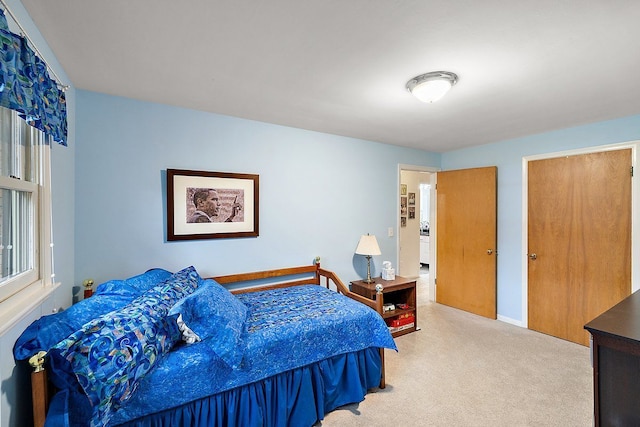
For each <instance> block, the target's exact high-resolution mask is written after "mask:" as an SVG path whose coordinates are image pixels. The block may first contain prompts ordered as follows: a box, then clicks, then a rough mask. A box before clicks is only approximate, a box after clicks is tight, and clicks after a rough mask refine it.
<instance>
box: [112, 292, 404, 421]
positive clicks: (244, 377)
mask: <svg viewBox="0 0 640 427" xmlns="http://www.w3.org/2000/svg"><path fill="white" fill-rule="evenodd" d="M238 298H239V299H240V301H242V303H244V304H245V305H246V306H247V308H248V311H249V316H248V318H247V321H246V324H245V331H244V337H243V338H244V339H243V340H244V343H245V345H246V348H245V349H244V352H243V357H242V362H241V364H240V366H239V367H238V368H236V369H232V368H231V367H229V365H228V364H227V363H225V362H224V361H223V360H222V359H220V358H219V357H218V356H217V355H216V353H215V352H214V351H213V347H214V344H215V343H214V342H212V341H211V340H206V339H205V340H203V341H202V342H199V343H196V344H192V345H182V346H180V347H178V348H175V349H174V350H173V351H171V352H170V353H169V354H168V355H167V356H166V357H165V359H164V360H163V361H162V363H160V364H158V366H157V367H156V369H155V370H154V371H153V373H152V374H150V375H147V376H146V377H145V378H144V379H143V380H142V381H141V382H140V385H139V388H138V390H137V391H136V393H135V395H134V396H133V397H132V398H131V399H130V400H129V401H128V402H127V403H126V404H125V405H123V406H122V407H121V408H120V409H119V411H118V412H117V413H116V414H115V416H114V417H113V419H112V420H111V423H110V424H112V425H116V424H120V423H123V422H126V421H128V420H132V419H136V418H139V417H142V416H145V415H147V414H151V413H156V412H159V411H163V410H165V409H169V408H173V407H177V406H179V405H182V404H184V403H187V402H190V401H192V400H194V399H199V398H203V397H205V396H209V395H212V394H215V393H219V392H222V391H225V390H229V389H232V388H234V387H238V386H241V385H245V384H250V383H253V382H256V381H259V380H262V379H265V378H269V377H271V376H273V375H276V374H278V373H280V372H283V371H287V370H290V369H295V368H299V367H302V366H306V365H309V364H312V363H315V362H318V361H320V360H323V359H326V358H329V357H331V356H335V355H339V354H345V353H348V352H355V351H359V350H362V349H365V348H368V347H385V348H390V349H397V348H396V345H395V343H394V341H393V339H392V337H391V335H390V333H389V331H388V328H387V326H386V324H385V323H384V321H383V320H382V318H381V317H380V315H379V314H378V313H376V312H375V311H374V310H372V309H370V308H369V307H366V306H364V305H362V304H360V303H358V302H356V301H354V300H351V299H349V298H347V297H345V296H343V295H340V294H337V293H336V292H333V291H331V290H328V289H325V288H323V287H321V286H318V285H306V286H297V287H293V288H285V289H278V290H272V291H260V292H253V293H247V294H241V295H238Z"/></svg>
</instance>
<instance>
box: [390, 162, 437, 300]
mask: <svg viewBox="0 0 640 427" xmlns="http://www.w3.org/2000/svg"><path fill="white" fill-rule="evenodd" d="M441 170H442V169H441V168H437V167H433V166H418V165H408V164H403V163H398V174H397V183H396V200H395V202H394V209H395V211H396V230H397V232H396V266H398V267H399V266H400V184H401V182H402V171H406V172H429V173H431V191H430V197H431V203H430V204H429V256H430V257H431V259H430V260H429V301H435V300H436V285H435V283H436V282H435V277H436V263H435V260H436V257H437V256H438V254H436V250H435V241H436V236H437V224H436V209H437V206H436V203H435V194H436V183H437V175H438V174H437V172H440V171H441ZM400 274H401V272H400Z"/></svg>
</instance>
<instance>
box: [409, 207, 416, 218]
mask: <svg viewBox="0 0 640 427" xmlns="http://www.w3.org/2000/svg"><path fill="white" fill-rule="evenodd" d="M415 218H416V207H415V206H409V219H415Z"/></svg>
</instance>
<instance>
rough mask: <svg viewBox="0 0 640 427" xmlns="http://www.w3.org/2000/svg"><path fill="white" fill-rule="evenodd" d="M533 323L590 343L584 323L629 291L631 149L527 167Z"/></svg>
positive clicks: (533, 163) (530, 318)
mask: <svg viewBox="0 0 640 427" xmlns="http://www.w3.org/2000/svg"><path fill="white" fill-rule="evenodd" d="M528 257H529V258H528V313H529V316H528V322H529V328H530V329H533V330H536V331H539V332H543V333H545V334H549V335H553V336H556V337H559V338H563V339H566V340H569V341H573V342H576V343H580V344H583V345H588V344H589V334H588V332H587V331H585V330H584V329H583V326H584V325H585V324H586V323H587V322H589V321H590V320H592V319H593V318H595V317H596V316H598V315H599V314H601V313H602V312H604V311H605V310H607V309H609V308H611V307H612V306H613V305H615V304H616V303H618V302H619V301H621V300H622V299H623V298H625V297H626V296H628V295H630V293H631V150H630V149H625V150H616V151H603V152H597V153H589V154H582V155H575V156H565V157H558V158H552V159H544V160H536V161H531V162H529V164H528Z"/></svg>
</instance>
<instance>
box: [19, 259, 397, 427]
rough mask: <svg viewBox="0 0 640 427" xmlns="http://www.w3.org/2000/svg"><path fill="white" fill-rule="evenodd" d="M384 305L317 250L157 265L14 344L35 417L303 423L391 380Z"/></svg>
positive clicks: (111, 422)
mask: <svg viewBox="0 0 640 427" xmlns="http://www.w3.org/2000/svg"><path fill="white" fill-rule="evenodd" d="M381 312H382V298H381V297H379V298H377V299H376V300H369V299H367V298H363V297H361V296H359V295H356V294H353V293H351V292H350V291H349V289H348V288H347V287H346V286H345V285H344V284H343V283H342V282H341V281H340V279H339V278H338V277H337V276H336V275H335V274H334V273H332V272H331V271H328V270H325V269H322V268H321V267H320V264H319V263H316V264H315V265H312V266H302V267H292V268H283V269H277V270H268V271H261V272H254V273H243V274H234V275H227V276H218V277H212V278H201V277H200V276H199V274H198V273H197V271H195V269H194V268H193V267H188V268H186V269H183V270H180V271H179V272H176V273H171V272H168V271H166V270H163V269H152V270H149V271H147V272H145V273H143V274H140V275H137V276H134V277H131V278H128V279H125V280H112V281H108V282H105V283H103V284H101V285H99V286H98V287H97V289H96V292H95V294H94V295H93V296H92V297H91V298H88V299H86V300H83V301H81V302H79V303H78V304H75V305H73V306H72V307H70V308H69V309H67V310H65V311H62V312H60V313H56V314H53V315H49V316H43V317H42V318H40V319H39V320H37V321H35V322H34V323H33V324H31V325H30V326H29V327H28V328H27V329H26V330H25V331H24V332H23V334H22V335H21V336H20V337H19V339H18V340H17V342H16V344H15V346H14V357H15V358H16V360H17V361H22V360H26V359H30V363H31V364H32V366H34V368H35V371H34V372H33V373H32V394H33V408H34V409H33V411H34V424H35V425H36V426H41V425H46V426H88V425H90V426H103V425H108V426H177V425H188V426H311V425H313V424H314V423H316V422H317V421H319V420H322V419H323V418H324V415H325V414H326V413H328V412H330V411H331V410H333V409H335V408H337V407H339V406H342V405H345V404H349V403H354V402H359V401H362V400H363V399H364V397H365V395H366V393H367V392H368V391H369V390H371V389H375V388H377V387H380V388H384V387H385V377H384V348H388V349H394V350H397V348H396V346H395V343H394V341H393V338H392V337H391V334H390V333H389V330H388V328H387V326H386V324H385V322H384V320H382V317H381V316H380V313H381ZM45 368H46V369H45Z"/></svg>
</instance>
